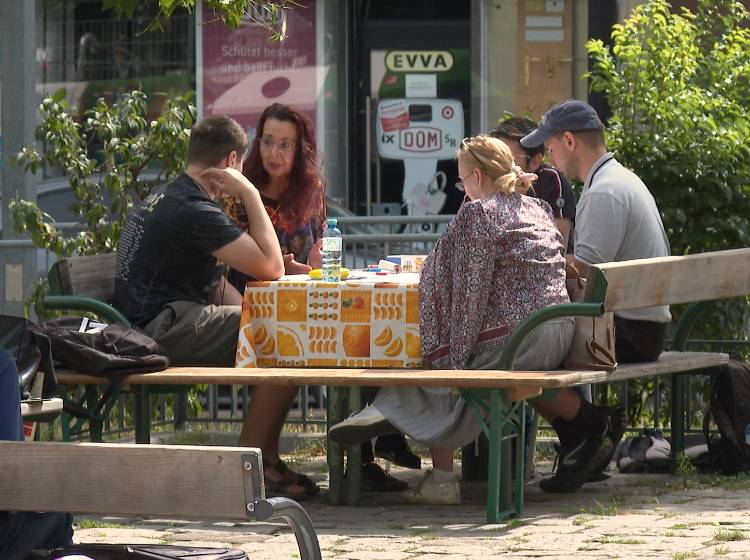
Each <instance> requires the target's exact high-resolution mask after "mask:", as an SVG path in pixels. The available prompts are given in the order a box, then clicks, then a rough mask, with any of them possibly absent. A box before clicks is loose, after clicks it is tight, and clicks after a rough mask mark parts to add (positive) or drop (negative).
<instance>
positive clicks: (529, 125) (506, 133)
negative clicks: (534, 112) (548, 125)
mask: <svg viewBox="0 0 750 560" xmlns="http://www.w3.org/2000/svg"><path fill="white" fill-rule="evenodd" d="M537 126H538V125H537V123H535V122H534V121H532V120H531V119H527V118H524V117H509V118H507V119H505V120H504V121H502V122H501V123H500V124H499V125H497V126H496V127H495V128H493V129H492V131H491V132H490V136H494V137H495V138H498V139H500V140H503V139H508V140H516V141H517V142H518V143H519V144H520V143H521V138H523V137H524V136H526V135H527V134H530V133H532V132H534V131H535V130H536V128H537ZM521 149H523V151H524V152H525V153H526V155H528V156H529V158H532V157H534V156H535V155H537V154H543V153H544V145H543V144H542V145H540V146H536V147H534V148H527V147H526V146H523V145H522V146H521Z"/></svg>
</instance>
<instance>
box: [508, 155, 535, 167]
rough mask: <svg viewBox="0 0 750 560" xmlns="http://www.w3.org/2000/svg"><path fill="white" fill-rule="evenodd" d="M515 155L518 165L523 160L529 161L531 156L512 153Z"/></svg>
mask: <svg viewBox="0 0 750 560" xmlns="http://www.w3.org/2000/svg"><path fill="white" fill-rule="evenodd" d="M511 155H512V156H513V161H515V162H516V163H517V164H518V165H521V162H522V161H528V160H529V159H531V158H530V156H529V155H528V154H511Z"/></svg>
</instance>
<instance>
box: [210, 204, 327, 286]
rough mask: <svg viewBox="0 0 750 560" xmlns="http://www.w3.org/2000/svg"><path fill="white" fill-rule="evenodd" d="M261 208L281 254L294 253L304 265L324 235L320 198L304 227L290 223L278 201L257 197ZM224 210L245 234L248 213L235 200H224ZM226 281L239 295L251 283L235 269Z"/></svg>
mask: <svg viewBox="0 0 750 560" xmlns="http://www.w3.org/2000/svg"><path fill="white" fill-rule="evenodd" d="M260 198H261V200H262V201H263V205H264V206H265V208H266V212H268V216H269V217H270V218H271V223H272V224H273V229H274V230H275V231H276V236H277V237H278V239H279V245H281V253H282V254H283V255H287V254H289V253H292V254H294V260H295V261H297V262H298V263H305V264H306V263H307V259H308V257H309V255H310V249H312V246H313V245H314V244H315V242H316V241H317V240H318V239H320V237H321V236H322V235H323V230H324V229H325V227H326V225H325V224H326V207H325V204H324V202H323V197H321V199H320V203H319V208H318V210H317V211H316V212H315V213H314V214H313V215H312V217H311V218H310V220H309V221H308V222H307V223H305V224H297V223H295V222H293V221H292V219H291V217H290V216H289V214H288V212H284V207H283V205H282V204H281V202H280V201H278V200H276V199H273V198H270V197H268V196H266V195H264V194H263V193H261V194H260ZM223 207H224V211H225V212H226V213H227V215H228V216H229V217H230V218H231V219H232V220H233V221H234V222H235V223H237V225H239V226H240V228H241V229H242V230H243V231H245V232H247V230H248V223H247V212H246V211H245V206H244V205H243V204H242V201H240V200H237V199H235V198H225V199H224V201H223ZM228 278H229V281H230V282H231V283H232V285H234V287H235V288H237V289H238V290H239V291H240V293H244V290H245V283H246V282H248V281H249V280H252V278H250V277H249V276H247V275H246V274H243V273H241V272H238V271H236V270H230V272H229V276H228Z"/></svg>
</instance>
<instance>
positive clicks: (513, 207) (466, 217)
mask: <svg viewBox="0 0 750 560" xmlns="http://www.w3.org/2000/svg"><path fill="white" fill-rule="evenodd" d="M562 249H563V247H562V236H561V235H560V232H559V231H558V230H557V228H556V227H555V224H554V222H553V221H552V215H551V213H550V209H549V206H548V205H547V204H546V203H544V202H541V201H539V200H537V199H534V198H531V197H527V196H522V195H520V194H512V195H508V196H506V195H495V196H492V197H488V198H485V199H482V200H476V201H472V202H468V203H466V204H464V205H463V206H462V207H461V209H460V210H459V212H458V214H456V217H455V218H454V219H453V220H452V221H451V223H450V224H449V225H448V227H447V228H446V230H445V232H443V234H442V235H441V237H440V239H439V240H438V242H437V243H436V245H435V247H434V249H433V250H432V252H431V253H430V255H429V256H428V257H427V259H426V260H425V262H424V265H423V268H422V275H421V278H420V282H419V308H420V312H419V330H420V335H421V346H422V355H423V356H424V358H425V360H426V361H428V362H429V363H430V365H431V366H432V367H434V368H445V369H497V360H498V358H499V354H500V350H501V349H502V346H503V344H504V343H505V340H506V338H507V336H508V335H509V334H510V333H511V332H513V330H514V329H515V327H516V326H517V325H518V324H519V323H520V322H521V321H523V320H524V319H525V318H526V317H528V316H529V315H531V314H532V313H533V312H534V311H536V310H537V309H541V308H543V307H546V306H548V305H553V304H557V303H566V302H568V301H570V300H569V299H568V294H567V291H566V290H565V258H564V257H563V255H562V253H563V250H562ZM573 330H574V322H573V321H572V320H570V319H569V318H563V319H561V320H559V321H558V320H555V321H550V322H548V323H544V324H542V325H540V326H539V327H538V328H537V329H536V330H535V331H534V334H533V336H529V337H527V338H526V339H525V340H524V342H523V343H522V345H521V347H519V349H518V352H517V353H516V359H515V361H514V366H515V367H516V368H517V369H529V370H536V369H539V370H545V369H555V368H556V367H558V366H559V364H560V362H561V361H562V359H563V358H564V356H565V354H566V353H567V350H568V348H569V347H570V343H571V342H572V338H573ZM373 405H374V406H375V408H376V409H377V410H378V411H379V412H380V413H381V414H383V415H384V416H385V417H386V418H387V419H388V420H389V421H390V422H391V424H393V425H394V426H395V427H397V428H398V429H399V430H400V431H402V432H404V433H406V434H408V435H409V436H411V437H412V438H414V439H415V440H417V441H419V442H420V443H423V444H425V445H429V446H441V447H460V446H462V445H465V444H466V443H468V442H470V441H472V440H473V439H475V438H476V436H477V435H478V434H479V431H480V427H479V424H478V422H477V420H476V418H475V416H474V414H473V413H472V412H471V410H470V409H469V407H468V406H467V404H466V401H464V400H463V398H461V397H460V396H458V395H457V394H456V392H454V391H452V390H451V389H449V388H442V387H433V388H419V387H382V388H381V389H380V391H379V392H378V395H377V397H376V398H375V401H374V402H373Z"/></svg>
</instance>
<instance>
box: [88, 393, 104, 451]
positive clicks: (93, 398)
mask: <svg viewBox="0 0 750 560" xmlns="http://www.w3.org/2000/svg"><path fill="white" fill-rule="evenodd" d="M98 405H99V391H97V388H96V387H94V386H87V387H86V406H87V408H88V412H89V418H88V420H89V437H90V438H91V441H92V443H102V442H103V441H104V440H103V439H102V428H103V426H102V420H101V418H100V417H99V416H98V415H97V414H96V413H97V406H98Z"/></svg>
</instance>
